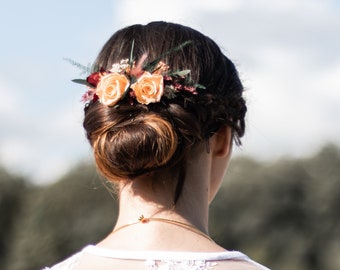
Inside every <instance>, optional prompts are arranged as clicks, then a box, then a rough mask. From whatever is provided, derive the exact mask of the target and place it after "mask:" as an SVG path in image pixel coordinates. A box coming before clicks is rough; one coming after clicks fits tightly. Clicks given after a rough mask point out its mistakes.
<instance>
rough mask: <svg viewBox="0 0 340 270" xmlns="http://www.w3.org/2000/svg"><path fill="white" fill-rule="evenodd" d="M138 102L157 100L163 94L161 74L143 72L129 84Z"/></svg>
mask: <svg viewBox="0 0 340 270" xmlns="http://www.w3.org/2000/svg"><path fill="white" fill-rule="evenodd" d="M131 88H132V89H133V92H134V93H135V96H136V99H137V101H138V102H139V103H142V104H146V105H147V104H149V103H155V102H159V101H160V100H161V97H162V95H163V91H164V87H163V76H162V75H159V74H151V73H149V72H144V73H143V75H142V76H141V77H140V78H139V79H138V80H137V82H135V83H134V84H132V85H131Z"/></svg>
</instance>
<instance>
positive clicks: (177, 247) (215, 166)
mask: <svg viewBox="0 0 340 270" xmlns="http://www.w3.org/2000/svg"><path fill="white" fill-rule="evenodd" d="M231 137H232V136H231V131H230V128H228V127H222V128H221V129H220V130H219V131H218V132H216V134H215V135H213V136H212V137H211V138H210V141H209V146H210V151H209V153H207V150H206V144H205V143H202V144H200V145H198V146H196V147H195V148H194V149H193V150H192V153H191V154H190V155H189V156H190V159H189V160H188V161H187V168H186V169H187V174H186V179H185V182H184V183H185V184H184V187H183V191H182V194H181V196H180V199H179V201H178V202H177V203H176V205H175V206H174V205H173V204H172V203H171V202H172V201H173V192H169V189H170V190H171V189H172V188H173V187H171V185H169V182H168V180H169V179H166V178H164V179H159V180H160V181H161V182H160V183H164V184H159V185H157V187H156V188H155V187H154V185H152V182H151V180H150V181H149V179H148V178H147V176H144V177H143V178H140V179H136V180H135V181H132V182H131V181H129V182H124V181H122V182H121V184H120V187H119V190H120V191H119V205H120V207H119V215H118V219H117V223H116V226H115V229H116V228H119V227H120V226H123V225H125V224H128V223H131V222H134V221H138V218H139V217H140V216H141V215H142V214H143V215H144V216H145V217H158V218H165V219H171V220H176V221H180V222H184V223H186V224H190V225H193V226H195V227H196V228H198V229H199V230H201V231H202V232H204V233H206V234H208V217H209V204H210V202H211V201H212V200H213V198H214V197H215V195H216V193H217V191H218V189H219V187H220V184H221V182H222V180H223V177H224V175H225V173H226V169H227V167H228V164H229V160H230V156H231V151H232V144H231ZM170 181H171V179H170ZM169 186H170V188H169ZM174 239H176V241H174ZM98 246H100V247H105V248H110V249H123V250H155V249H157V250H172V251H222V250H224V249H223V248H222V247H220V246H218V245H217V244H216V243H214V242H212V241H211V240H209V239H206V238H205V237H203V236H202V235H199V234H197V233H195V232H192V231H190V230H188V229H185V228H182V227H179V226H176V225H172V224H166V223H163V222H149V223H147V224H140V223H139V224H135V225H132V226H129V227H126V228H124V229H122V230H120V231H118V232H115V233H113V234H110V235H108V236H107V237H106V238H105V239H104V240H103V241H101V242H100V243H98Z"/></svg>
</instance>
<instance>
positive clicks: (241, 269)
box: [214, 261, 265, 270]
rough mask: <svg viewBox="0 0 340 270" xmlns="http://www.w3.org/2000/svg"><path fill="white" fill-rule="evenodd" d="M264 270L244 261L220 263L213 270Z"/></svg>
mask: <svg viewBox="0 0 340 270" xmlns="http://www.w3.org/2000/svg"><path fill="white" fill-rule="evenodd" d="M215 269H216V270H264V269H265V268H262V267H260V266H257V265H255V264H252V263H250V262H245V261H222V262H218V265H216V268H214V270H215Z"/></svg>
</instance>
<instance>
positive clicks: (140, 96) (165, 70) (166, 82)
mask: <svg viewBox="0 0 340 270" xmlns="http://www.w3.org/2000/svg"><path fill="white" fill-rule="evenodd" d="M190 43H191V41H187V42H184V43H183V44H181V45H179V46H177V47H176V48H173V49H172V50H170V51H168V52H166V53H164V54H163V55H161V56H160V57H158V58H157V59H156V60H154V61H152V62H149V63H146V64H145V60H146V58H147V54H143V55H142V57H141V58H140V59H139V61H138V62H137V63H136V62H135V61H134V60H133V56H132V52H133V46H134V42H132V48H131V55H130V59H123V60H121V61H120V63H115V64H113V65H112V68H111V69H110V70H103V69H100V70H99V71H96V72H93V73H91V74H90V75H89V76H88V77H87V78H86V80H84V79H74V80H72V81H73V82H75V83H80V84H85V85H86V86H87V88H88V90H87V91H86V93H85V94H84V95H83V96H82V101H83V102H90V101H93V102H95V101H97V100H99V101H100V103H102V104H103V105H107V106H116V105H117V103H118V102H119V101H121V100H123V99H124V98H127V99H129V101H130V103H131V104H133V103H134V101H137V102H138V103H141V104H145V105H148V104H150V103H157V102H160V100H161V98H162V97H166V98H168V99H172V98H175V97H176V96H177V95H178V94H179V93H181V92H189V93H191V94H193V95H196V94H197V88H202V89H204V88H205V87H204V86H202V85H200V84H194V83H193V82H192V80H191V77H190V76H189V75H190V70H181V71H171V70H170V69H169V66H168V65H166V64H165V63H164V62H162V61H161V58H163V57H164V56H165V55H167V54H170V53H172V52H174V51H178V50H179V49H181V48H183V47H184V46H186V45H188V44H190ZM65 60H67V61H69V62H70V63H71V64H73V65H76V66H77V67H79V68H82V69H83V70H84V71H88V70H89V67H85V66H82V65H80V64H78V63H76V62H74V61H73V60H71V59H65Z"/></svg>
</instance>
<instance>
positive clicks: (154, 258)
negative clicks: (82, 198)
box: [42, 245, 270, 270]
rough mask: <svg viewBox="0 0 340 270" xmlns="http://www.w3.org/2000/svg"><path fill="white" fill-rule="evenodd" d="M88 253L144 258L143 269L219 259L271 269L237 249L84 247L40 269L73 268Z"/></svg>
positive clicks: (206, 269) (182, 267) (190, 268)
mask: <svg viewBox="0 0 340 270" xmlns="http://www.w3.org/2000/svg"><path fill="white" fill-rule="evenodd" d="M85 254H91V255H94V256H99V257H104V258H111V259H123V260H135V261H136V260H138V261H143V262H144V266H145V269H146V270H213V269H214V266H216V265H217V264H218V261H226V260H233V261H244V262H249V263H251V264H253V265H254V266H257V267H258V269H259V270H270V269H269V268H267V267H265V266H263V265H261V264H259V263H257V262H255V261H253V260H251V259H250V258H249V257H248V256H246V255H245V254H243V253H241V252H238V251H225V252H165V251H116V250H111V249H105V248H100V247H96V246H93V245H89V246H86V247H85V248H84V249H83V250H82V251H80V252H78V253H76V254H74V255H73V256H71V257H70V258H68V259H66V260H65V261H62V262H60V263H58V264H56V265H54V266H53V267H51V268H49V267H46V268H44V269H42V270H72V269H74V268H75V267H76V266H77V265H78V263H79V260H80V258H81V257H82V256H84V255H85Z"/></svg>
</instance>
